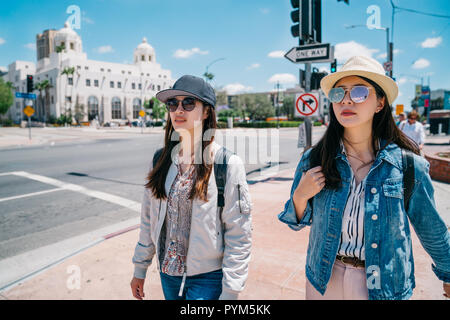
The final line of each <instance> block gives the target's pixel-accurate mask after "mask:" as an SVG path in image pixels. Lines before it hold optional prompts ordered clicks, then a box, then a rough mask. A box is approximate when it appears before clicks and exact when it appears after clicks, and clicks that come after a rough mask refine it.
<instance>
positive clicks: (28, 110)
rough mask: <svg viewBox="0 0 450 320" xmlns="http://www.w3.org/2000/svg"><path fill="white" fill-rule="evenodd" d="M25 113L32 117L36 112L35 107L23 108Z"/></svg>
mask: <svg viewBox="0 0 450 320" xmlns="http://www.w3.org/2000/svg"><path fill="white" fill-rule="evenodd" d="M23 113H25V114H26V115H27V116H28V117H31V116H32V115H33V114H34V109H33V107H30V106H26V107H25V108H24V109H23Z"/></svg>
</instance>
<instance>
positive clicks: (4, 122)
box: [0, 119, 14, 127]
mask: <svg viewBox="0 0 450 320" xmlns="http://www.w3.org/2000/svg"><path fill="white" fill-rule="evenodd" d="M13 124H14V123H13V122H12V120H10V119H1V120H0V127H12V126H13Z"/></svg>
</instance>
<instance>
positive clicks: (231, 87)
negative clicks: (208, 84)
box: [223, 83, 253, 94]
mask: <svg viewBox="0 0 450 320" xmlns="http://www.w3.org/2000/svg"><path fill="white" fill-rule="evenodd" d="M223 90H225V91H226V92H227V93H228V94H237V93H242V92H249V91H251V90H253V87H246V86H244V85H243V84H240V83H230V84H227V85H226V86H225V87H223Z"/></svg>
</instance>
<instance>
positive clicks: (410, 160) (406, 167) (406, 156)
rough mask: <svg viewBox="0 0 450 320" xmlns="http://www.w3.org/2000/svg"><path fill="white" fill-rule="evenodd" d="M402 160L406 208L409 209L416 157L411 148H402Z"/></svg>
mask: <svg viewBox="0 0 450 320" xmlns="http://www.w3.org/2000/svg"><path fill="white" fill-rule="evenodd" d="M402 162H403V190H404V194H403V201H404V205H405V210H406V211H408V209H409V199H410V198H411V194H412V191H413V187H414V157H413V153H412V152H411V151H409V150H403V149H402Z"/></svg>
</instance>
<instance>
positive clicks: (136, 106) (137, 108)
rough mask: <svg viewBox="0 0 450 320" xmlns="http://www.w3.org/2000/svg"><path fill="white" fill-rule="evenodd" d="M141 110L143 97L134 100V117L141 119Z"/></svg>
mask: <svg viewBox="0 0 450 320" xmlns="http://www.w3.org/2000/svg"><path fill="white" fill-rule="evenodd" d="M139 111H141V99H139V98H135V99H134V100H133V119H139Z"/></svg>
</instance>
